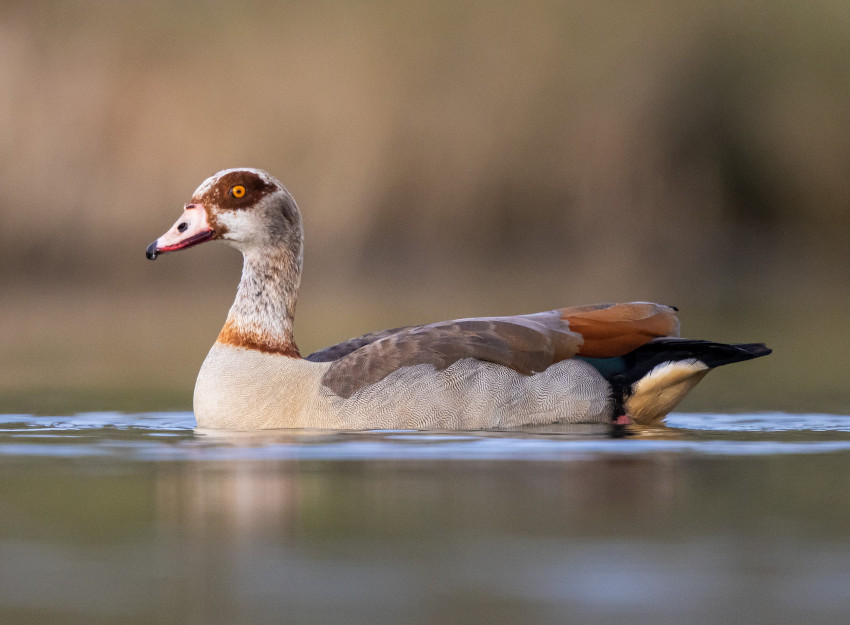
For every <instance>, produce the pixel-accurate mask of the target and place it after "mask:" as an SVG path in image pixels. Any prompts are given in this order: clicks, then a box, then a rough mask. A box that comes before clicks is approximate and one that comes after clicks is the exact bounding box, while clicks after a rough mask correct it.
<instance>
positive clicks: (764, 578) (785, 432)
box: [0, 413, 850, 625]
mask: <svg viewBox="0 0 850 625" xmlns="http://www.w3.org/2000/svg"><path fill="white" fill-rule="evenodd" d="M668 425H669V426H670V427H668V428H656V429H649V430H641V431H636V432H634V433H633V434H631V435H629V436H625V437H612V436H611V433H610V432H609V431H607V430H606V429H599V428H593V427H583V428H575V429H572V430H563V431H554V430H550V431H545V430H540V431H535V432H515V433H498V434H496V433H462V434H458V433H446V434H439V433H415V432H389V431H382V432H371V433H345V432H321V433H317V432H287V433H280V432H266V433H262V434H230V435H223V434H221V433H212V432H202V431H195V430H194V429H193V426H194V421H193V418H192V415H191V414H188V413H176V414H148V415H128V414H116V413H97V414H81V415H76V416H70V417H33V416H28V415H3V416H0V471H2V476H1V477H0V623H86V624H91V623H117V622H120V623H189V624H194V623H237V622H238V623H354V624H360V623H363V624H367V623H368V624H372V623H394V624H395V623H399V624H406V623H414V624H416V623H553V624H554V623H566V622H572V623H599V624H607V623H611V624H614V623H616V624H618V625H620V624H622V623H624V622H628V623H636V622H637V623H653V624H666V623H670V624H673V623H675V624H677V625H680V624H682V623H688V624H691V625H692V624H700V623H706V624H708V623H712V624H713V623H845V622H850V417H848V416H836V415H787V414H745V415H711V414H681V415H675V416H673V417H671V418H670V419H669V420H668Z"/></svg>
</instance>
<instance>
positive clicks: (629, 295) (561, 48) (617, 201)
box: [0, 0, 850, 411]
mask: <svg viewBox="0 0 850 625" xmlns="http://www.w3.org/2000/svg"><path fill="white" fill-rule="evenodd" d="M848 67H850V5H847V4H846V3H840V2H822V3H817V4H815V5H810V4H799V3H791V2H767V1H766V0H764V1H763V0H755V1H752V2H749V3H741V2H737V1H736V2H732V1H723V0H721V1H711V2H709V1H708V0H705V1H699V2H692V3H673V2H642V3H629V2H605V3H599V2H592V1H589V0H578V1H576V2H570V3H562V2H547V1H540V0H532V1H530V2H523V3H507V2H495V3H494V2H474V1H473V2H463V3H450V2H444V1H440V0H438V1H436V2H434V1H431V2H424V1H418V0H417V1H414V2H406V3H401V4H399V3H390V2H383V1H380V0H362V1H359V2H350V3H343V2H339V1H338V0H327V1H324V2H311V3H301V2H283V3H277V2H246V3H230V2H223V1H216V0H205V1H202V2H197V3H186V2H180V1H177V0H167V1H162V2H156V3H142V2H127V3H114V2H107V1H97V0H79V1H76V2H67V1H63V2H62V1H48V0H44V1H35V2H12V1H10V0H6V2H4V3H3V5H2V6H0V257H2V258H0V259H1V260H2V264H0V285H2V292H3V296H2V300H0V310H2V315H3V316H2V337H0V350H2V351H0V353H2V354H3V358H2V362H1V363H0V410H3V411H10V410H15V411H32V410H38V411H53V410H55V411H68V410H79V409H109V408H125V409H135V410H145V409H151V410H153V409H160V408H167V407H183V408H188V407H189V406H190V401H191V399H190V398H191V388H192V384H193V380H194V376H195V373H196V370H197V367H198V366H199V364H200V361H201V360H202V358H203V356H204V354H205V352H206V350H207V349H208V346H209V344H210V343H211V341H212V340H213V337H214V336H215V334H216V332H217V331H218V328H219V326H220V325H221V323H222V321H223V318H224V315H225V313H226V310H227V307H228V306H229V303H230V301H231V298H232V296H233V290H234V287H235V283H236V281H237V279H238V273H239V258H238V256H237V255H236V254H235V253H234V252H233V251H232V250H226V249H222V248H221V246H214V245H209V246H202V247H201V248H198V249H194V250H191V251H190V252H185V253H183V254H180V255H174V256H170V257H166V258H164V259H162V260H161V261H159V262H157V263H156V264H155V265H154V264H151V263H148V262H146V261H144V260H143V254H142V252H143V250H144V247H145V246H146V245H147V243H149V242H150V241H151V240H153V239H154V238H156V237H157V236H158V235H159V234H161V233H162V232H163V231H164V230H165V229H167V228H168V227H169V226H170V225H171V223H172V222H173V221H174V219H176V217H177V216H178V214H179V212H180V208H181V206H182V204H183V202H185V201H186V199H187V198H188V197H189V195H190V194H191V192H192V190H193V189H194V188H195V186H197V184H198V183H200V181H201V180H202V179H203V178H205V177H206V176H208V175H210V174H211V173H213V172H215V171H217V170H218V169H222V168H225V167H233V166H242V165H245V166H255V167H262V168H265V169H268V170H270V171H271V172H273V173H274V174H275V175H277V176H278V177H279V178H281V179H282V180H283V181H284V183H285V184H287V186H288V187H289V188H290V190H291V191H292V192H293V194H294V195H295V197H296V198H297V200H298V201H299V204H300V205H301V207H302V210H303V212H304V218H305V227H306V230H307V251H306V259H305V260H306V274H305V278H304V286H303V289H302V298H301V300H300V304H299V310H298V312H299V322H298V324H297V329H296V338H297V339H298V340H299V343H300V345H301V347H302V351H305V352H307V351H311V350H312V349H316V348H319V347H322V346H324V345H327V344H330V343H331V342H333V341H336V340H340V339H343V338H346V337H347V336H351V335H354V334H359V333H361V332H365V331H368V330H371V329H375V328H379V327H385V326H389V325H399V324H404V323H411V322H416V321H422V322H425V321H433V320H436V319H443V318H450V317H455V316H469V315H479V314H503V313H504V314H508V313H518V312H529V311H533V310H538V309H541V310H542V309H548V308H553V307H556V306H562V305H567V304H575V303H585V302H591V301H610V300H626V299H651V300H659V301H665V302H670V303H674V304H677V305H679V306H680V307H681V308H682V316H683V320H684V328H685V333H686V334H688V335H690V336H697V337H702V336H704V337H711V338H717V339H720V340H730V341H734V340H764V341H767V342H768V343H770V344H771V346H773V347H774V348H775V349H776V353H775V354H774V356H772V357H771V358H769V359H766V360H764V361H760V362H758V363H751V364H749V365H742V366H741V367H740V368H735V369H734V371H733V370H731V368H730V371H728V372H717V373H715V374H713V378H714V379H712V380H709V381H708V382H707V383H706V384H705V385H703V388H701V389H700V390H699V391H698V393H697V394H696V395H695V397H694V398H693V399H692V400H689V403H688V404H686V406H685V407H687V408H702V409H715V408H716V409H729V408H735V407H738V408H749V409H759V408H762V409H774V408H776V409H805V410H841V411H846V410H848V409H850V390H848V389H847V384H846V380H845V370H846V361H847V353H848V351H850V349H848V348H850V341H848V338H847V337H848V332H847V329H846V316H847V315H846V312H845V311H846V308H847V301H848V295H850V287H849V286H848V268H847V266H848V262H847V261H848V252H847V245H846V240H847V238H848V235H850V216H849V215H850V213H848V200H850V176H848V175H847V171H848V164H850V73H848V72H847V68H848Z"/></svg>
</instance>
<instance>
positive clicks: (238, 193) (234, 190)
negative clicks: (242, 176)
mask: <svg viewBox="0 0 850 625" xmlns="http://www.w3.org/2000/svg"><path fill="white" fill-rule="evenodd" d="M230 195H232V196H233V197H235V198H240V197H242V196H243V195H245V187H243V186H242V185H241V184H237V185H234V186H232V187H230Z"/></svg>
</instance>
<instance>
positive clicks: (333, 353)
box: [304, 326, 410, 362]
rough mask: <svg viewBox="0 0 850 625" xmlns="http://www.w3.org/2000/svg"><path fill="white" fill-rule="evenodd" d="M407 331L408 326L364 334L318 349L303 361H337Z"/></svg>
mask: <svg viewBox="0 0 850 625" xmlns="http://www.w3.org/2000/svg"><path fill="white" fill-rule="evenodd" d="M409 329H410V326H404V327H401V328H392V329H391V330H379V331H377V332H370V333H369V334H364V335H363V336H358V337H356V338H353V339H348V340H347V341H343V342H342V343H337V344H336V345H331V346H330V347H326V348H324V349H320V350H319V351H316V352H313V353H312V354H310V355H309V356H305V357H304V359H305V360H310V361H312V362H332V361H334V360H339V359H340V358H342V357H343V356H347V355H348V354H350V353H351V352H353V351H355V350H358V349H360V348H361V347H363V346H364V345H368V344H369V343H374V342H375V341H378V340H380V339H383V338H386V337H388V336H392V335H393V334H398V333H399V332H401V331H402V330H409Z"/></svg>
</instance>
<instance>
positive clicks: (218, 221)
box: [146, 168, 303, 260]
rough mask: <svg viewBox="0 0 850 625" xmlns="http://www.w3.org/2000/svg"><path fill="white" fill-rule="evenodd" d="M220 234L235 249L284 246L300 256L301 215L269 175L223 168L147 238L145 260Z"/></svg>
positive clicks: (245, 169)
mask: <svg viewBox="0 0 850 625" xmlns="http://www.w3.org/2000/svg"><path fill="white" fill-rule="evenodd" d="M215 239H220V240H222V241H225V242H226V243H228V244H230V245H232V246H233V247H235V248H237V249H238V250H240V251H241V252H242V253H243V254H248V253H250V252H252V251H259V252H261V253H262V252H264V251H266V250H268V249H270V248H278V249H280V248H283V249H286V250H288V251H289V252H291V253H293V254H294V255H295V256H296V257H297V258H300V256H301V247H302V244H303V235H302V229H301V214H300V213H299V211H298V207H297V205H296V204H295V200H294V199H293V198H292V196H291V195H290V194H289V192H288V191H287V190H286V188H285V187H284V186H283V185H282V184H281V183H280V182H279V181H278V180H276V179H275V178H274V177H272V176H271V175H269V174H268V173H267V172H265V171H262V170H260V169H250V168H241V169H225V170H223V171H220V172H218V173H217V174H214V175H213V176H210V177H209V178H207V179H206V180H204V182H202V183H201V186H199V187H198V188H197V189H196V190H195V192H194V193H193V194H192V199H191V200H190V201H189V202H188V203H187V204H186V205H185V206H184V207H183V214H182V215H181V216H180V219H178V220H177V221H176V222H175V224H174V225H173V226H172V227H171V229H170V230H168V232H166V233H165V234H163V235H162V236H161V237H159V238H158V239H157V240H156V241H154V242H153V243H151V244H150V245H149V246H148V248H147V251H146V255H147V257H148V258H149V259H150V260H156V257H157V256H158V255H159V254H164V253H166V252H175V251H177V250H182V249H185V248H187V247H192V246H194V245H199V244H201V243H204V242H205V241H212V240H215Z"/></svg>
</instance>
